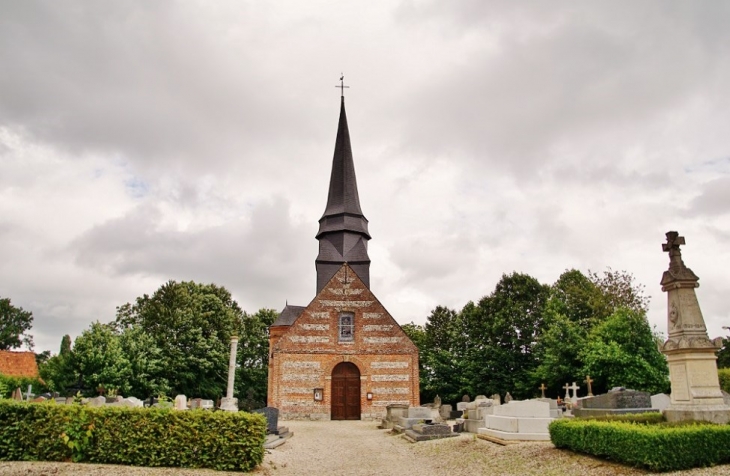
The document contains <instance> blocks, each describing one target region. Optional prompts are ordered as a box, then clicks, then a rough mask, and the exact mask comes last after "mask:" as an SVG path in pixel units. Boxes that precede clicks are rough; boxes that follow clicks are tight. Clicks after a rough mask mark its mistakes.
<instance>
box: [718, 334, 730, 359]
mask: <svg viewBox="0 0 730 476" xmlns="http://www.w3.org/2000/svg"><path fill="white" fill-rule="evenodd" d="M723 329H725V330H728V328H727V327H723ZM716 354H717V368H718V369H727V368H730V337H723V338H722V347H721V348H720V350H718V351H717V352H716Z"/></svg>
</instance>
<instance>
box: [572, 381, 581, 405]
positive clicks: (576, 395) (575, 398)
mask: <svg viewBox="0 0 730 476" xmlns="http://www.w3.org/2000/svg"><path fill="white" fill-rule="evenodd" d="M579 388H580V387H579V386H577V385H576V384H575V382H573V385H571V386H570V389H571V390H572V391H573V398H572V399H571V400H573V402H576V401H578V389H579Z"/></svg>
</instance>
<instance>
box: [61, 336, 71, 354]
mask: <svg viewBox="0 0 730 476" xmlns="http://www.w3.org/2000/svg"><path fill="white" fill-rule="evenodd" d="M70 353H71V336H70V335H68V334H66V335H65V336H63V338H62V339H61V350H60V351H59V352H58V355H68V354H70Z"/></svg>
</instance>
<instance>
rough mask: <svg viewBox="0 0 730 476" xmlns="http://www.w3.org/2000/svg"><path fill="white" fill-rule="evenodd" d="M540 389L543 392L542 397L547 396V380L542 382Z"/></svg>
mask: <svg viewBox="0 0 730 476" xmlns="http://www.w3.org/2000/svg"><path fill="white" fill-rule="evenodd" d="M538 388H539V389H540V391H541V392H542V398H545V390H547V387H546V386H545V382H543V383H541V384H540V387H538Z"/></svg>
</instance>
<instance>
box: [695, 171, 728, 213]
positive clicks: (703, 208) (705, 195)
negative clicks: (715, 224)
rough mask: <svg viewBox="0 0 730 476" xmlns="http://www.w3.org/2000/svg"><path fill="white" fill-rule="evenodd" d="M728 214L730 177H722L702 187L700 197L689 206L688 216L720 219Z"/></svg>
mask: <svg viewBox="0 0 730 476" xmlns="http://www.w3.org/2000/svg"><path fill="white" fill-rule="evenodd" d="M728 213H730V177H722V178H718V179H715V180H712V181H710V182H708V183H706V184H704V185H703V188H702V191H701V193H700V195H698V196H697V197H695V198H694V200H692V202H691V203H690V205H689V210H688V211H687V214H688V215H703V216H708V217H720V216H722V215H726V214H728Z"/></svg>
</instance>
